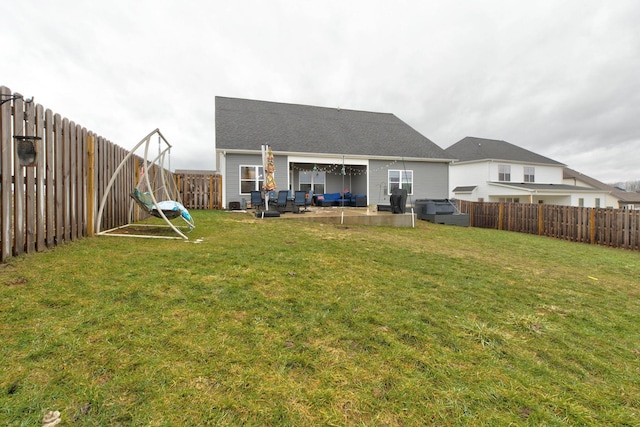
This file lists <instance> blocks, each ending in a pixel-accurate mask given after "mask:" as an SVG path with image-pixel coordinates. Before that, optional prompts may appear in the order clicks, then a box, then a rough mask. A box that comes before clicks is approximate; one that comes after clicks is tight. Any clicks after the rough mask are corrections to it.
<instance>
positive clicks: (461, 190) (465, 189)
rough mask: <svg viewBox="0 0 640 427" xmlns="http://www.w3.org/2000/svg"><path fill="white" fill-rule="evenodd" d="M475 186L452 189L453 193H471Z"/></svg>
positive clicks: (461, 186)
mask: <svg viewBox="0 0 640 427" xmlns="http://www.w3.org/2000/svg"><path fill="white" fill-rule="evenodd" d="M476 187H477V186H476V185H460V186H458V187H456V188H454V189H453V192H454V193H472V192H473V190H475V189H476Z"/></svg>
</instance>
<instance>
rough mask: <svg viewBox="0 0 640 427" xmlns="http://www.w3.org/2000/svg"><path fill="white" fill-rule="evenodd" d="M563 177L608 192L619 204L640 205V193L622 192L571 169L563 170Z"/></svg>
mask: <svg viewBox="0 0 640 427" xmlns="http://www.w3.org/2000/svg"><path fill="white" fill-rule="evenodd" d="M562 175H563V176H562V177H563V178H564V179H573V180H574V181H575V180H580V181H582V182H584V183H585V184H587V185H589V186H591V187H593V188H598V189H600V190H604V191H607V192H609V193H610V194H611V195H612V196H614V197H616V198H617V199H618V203H620V204H640V193H634V192H632V191H624V190H620V189H619V188H616V187H613V186H611V185H608V184H605V183H604V182H602V181H598V180H597V179H595V178H591V177H590V176H587V175H583V174H581V173H580V172H578V171H576V170H573V169H570V168H564V169H563V170H562Z"/></svg>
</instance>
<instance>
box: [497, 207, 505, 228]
mask: <svg viewBox="0 0 640 427" xmlns="http://www.w3.org/2000/svg"><path fill="white" fill-rule="evenodd" d="M503 215H504V203H500V204H499V205H498V230H502V216H503Z"/></svg>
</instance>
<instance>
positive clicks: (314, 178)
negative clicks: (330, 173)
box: [298, 171, 327, 194]
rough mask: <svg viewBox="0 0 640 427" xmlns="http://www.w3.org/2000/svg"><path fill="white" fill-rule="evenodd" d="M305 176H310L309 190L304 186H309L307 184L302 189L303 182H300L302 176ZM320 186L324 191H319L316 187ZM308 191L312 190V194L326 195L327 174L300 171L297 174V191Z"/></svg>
mask: <svg viewBox="0 0 640 427" xmlns="http://www.w3.org/2000/svg"><path fill="white" fill-rule="evenodd" d="M305 175H311V186H310V188H307V187H306V186H307V185H309V183H308V182H305V183H304V185H305V188H302V185H303V182H302V179H301V178H302V176H305ZM320 185H322V188H324V191H319V189H318V186H320ZM310 189H313V194H323V193H326V191H327V174H326V172H324V171H318V172H309V171H300V172H299V173H298V190H304V191H307V192H308V191H309V190H310Z"/></svg>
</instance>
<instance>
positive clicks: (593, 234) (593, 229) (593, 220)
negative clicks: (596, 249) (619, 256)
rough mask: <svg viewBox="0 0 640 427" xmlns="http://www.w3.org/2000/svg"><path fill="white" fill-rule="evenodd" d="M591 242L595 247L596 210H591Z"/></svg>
mask: <svg viewBox="0 0 640 427" xmlns="http://www.w3.org/2000/svg"><path fill="white" fill-rule="evenodd" d="M589 242H590V243H591V244H592V245H593V244H595V243H596V210H595V209H591V211H590V212H589Z"/></svg>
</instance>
